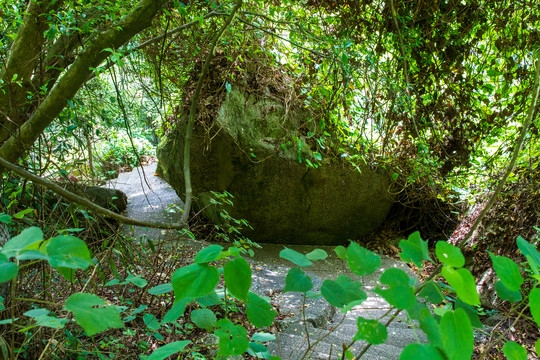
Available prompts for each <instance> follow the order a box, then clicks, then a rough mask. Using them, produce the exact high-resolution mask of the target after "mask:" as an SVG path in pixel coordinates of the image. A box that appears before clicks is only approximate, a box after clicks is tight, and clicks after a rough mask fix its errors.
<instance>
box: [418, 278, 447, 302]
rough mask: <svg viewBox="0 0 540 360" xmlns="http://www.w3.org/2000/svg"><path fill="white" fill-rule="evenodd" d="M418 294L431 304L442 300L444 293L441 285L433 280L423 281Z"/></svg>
mask: <svg viewBox="0 0 540 360" xmlns="http://www.w3.org/2000/svg"><path fill="white" fill-rule="evenodd" d="M418 296H420V297H423V298H424V299H426V300H427V301H429V302H430V303H432V304H440V303H442V302H443V301H444V294H443V292H442V289H441V287H440V286H439V285H437V283H436V282H434V281H433V280H429V281H428V282H426V283H424V287H423V288H422V290H421V291H420V293H419V294H418Z"/></svg>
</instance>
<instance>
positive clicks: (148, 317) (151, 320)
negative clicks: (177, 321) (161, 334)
mask: <svg viewBox="0 0 540 360" xmlns="http://www.w3.org/2000/svg"><path fill="white" fill-rule="evenodd" d="M143 322H144V325H146V327H147V328H148V329H150V330H152V331H156V330H159V329H160V328H161V325H160V323H159V321H158V319H157V318H156V317H155V316H154V315H152V314H144V315H143Z"/></svg>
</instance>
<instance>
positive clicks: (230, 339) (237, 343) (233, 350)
mask: <svg viewBox="0 0 540 360" xmlns="http://www.w3.org/2000/svg"><path fill="white" fill-rule="evenodd" d="M216 326H217V327H218V329H216V330H215V331H214V333H215V334H216V336H217V337H218V338H219V350H218V356H236V355H242V354H243V353H244V352H246V350H247V348H248V346H249V340H248V338H247V330H246V329H244V327H242V326H241V325H234V324H233V323H232V321H231V320H229V319H221V320H219V321H218V322H217V324H216Z"/></svg>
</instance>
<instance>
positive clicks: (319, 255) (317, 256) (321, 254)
mask: <svg viewBox="0 0 540 360" xmlns="http://www.w3.org/2000/svg"><path fill="white" fill-rule="evenodd" d="M306 257H307V258H308V259H309V260H311V261H317V260H324V259H326V258H327V257H328V254H327V253H326V251H324V250H322V249H315V250H313V251H312V252H310V253H309V254H306Z"/></svg>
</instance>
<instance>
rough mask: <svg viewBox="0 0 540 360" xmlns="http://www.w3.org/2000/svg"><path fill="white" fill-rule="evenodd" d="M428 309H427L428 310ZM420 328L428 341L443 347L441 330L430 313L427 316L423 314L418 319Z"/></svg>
mask: <svg viewBox="0 0 540 360" xmlns="http://www.w3.org/2000/svg"><path fill="white" fill-rule="evenodd" d="M428 311H429V310H428ZM419 323H420V329H422V331H423V332H424V334H426V336H427V338H428V340H429V342H430V343H431V344H432V345H434V346H438V347H440V348H441V349H442V348H443V342H442V337H441V330H440V327H439V323H438V322H437V320H435V318H434V317H433V316H431V314H429V316H425V317H424V318H422V319H421V320H420V321H419Z"/></svg>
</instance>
